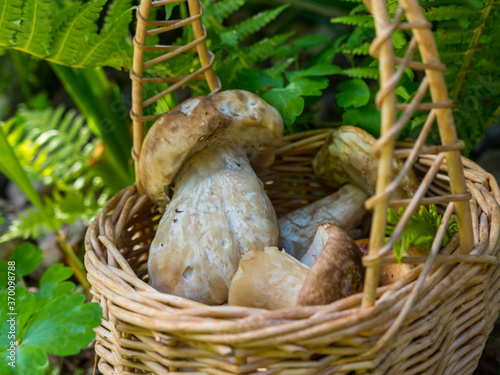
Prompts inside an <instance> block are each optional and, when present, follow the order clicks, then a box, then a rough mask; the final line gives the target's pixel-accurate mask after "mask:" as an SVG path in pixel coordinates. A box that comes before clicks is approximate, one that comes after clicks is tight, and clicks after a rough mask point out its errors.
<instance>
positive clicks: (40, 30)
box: [15, 0, 54, 57]
mask: <svg viewBox="0 0 500 375" xmlns="http://www.w3.org/2000/svg"><path fill="white" fill-rule="evenodd" d="M53 14H54V3H53V2H52V0H26V1H25V2H24V6H23V14H22V18H21V24H20V26H19V29H18V30H17V33H16V35H15V44H16V46H17V47H18V48H19V49H20V50H22V51H25V52H28V53H32V54H33V55H35V56H37V57H44V56H47V55H48V54H49V46H50V43H51V39H52V36H51V32H52V22H51V19H52V16H53Z"/></svg>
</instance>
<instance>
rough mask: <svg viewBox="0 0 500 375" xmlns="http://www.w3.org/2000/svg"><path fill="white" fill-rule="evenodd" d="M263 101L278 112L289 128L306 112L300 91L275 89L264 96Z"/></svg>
mask: <svg viewBox="0 0 500 375" xmlns="http://www.w3.org/2000/svg"><path fill="white" fill-rule="evenodd" d="M262 99H264V100H265V101H266V102H267V103H269V104H270V105H272V106H273V107H274V108H276V109H277V110H278V112H279V113H280V114H281V116H282V117H283V121H284V122H285V125H287V126H290V125H292V124H293V122H294V121H295V119H296V118H297V116H298V115H300V114H301V113H302V111H303V110H304V99H303V98H302V97H301V96H300V91H298V90H290V89H286V88H275V89H272V90H270V91H268V92H266V93H265V94H264V95H262Z"/></svg>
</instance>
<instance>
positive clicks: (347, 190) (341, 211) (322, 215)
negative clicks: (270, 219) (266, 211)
mask: <svg viewBox="0 0 500 375" xmlns="http://www.w3.org/2000/svg"><path fill="white" fill-rule="evenodd" d="M367 198H368V194H366V193H365V192H364V191H363V190H361V189H359V188H357V187H356V186H354V185H352V184H346V185H344V186H342V187H341V188H340V189H339V190H338V191H336V192H335V193H333V194H331V195H328V196H326V197H325V198H321V199H319V200H317V201H316V202H314V203H311V204H308V205H307V206H304V207H301V208H299V209H296V210H294V211H292V212H290V213H288V214H287V215H285V216H283V217H281V218H280V219H279V226H280V232H281V238H280V246H281V247H282V248H284V249H285V251H286V252H287V253H289V254H291V255H293V256H294V257H295V258H297V259H300V258H301V257H302V255H303V254H304V253H305V251H306V249H307V246H308V245H309V243H311V240H312V238H313V236H314V231H315V229H316V227H317V226H318V225H320V224H323V223H327V222H330V223H332V224H335V225H338V226H339V227H341V228H343V229H344V230H345V231H347V232H350V231H353V230H357V227H358V225H359V224H360V223H361V222H362V221H363V218H364V217H365V215H366V214H367V211H366V209H365V207H364V203H365V200H366V199H367Z"/></svg>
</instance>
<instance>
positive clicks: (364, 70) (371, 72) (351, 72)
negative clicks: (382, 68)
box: [341, 67, 379, 79]
mask: <svg viewBox="0 0 500 375" xmlns="http://www.w3.org/2000/svg"><path fill="white" fill-rule="evenodd" d="M341 74H343V75H346V76H348V77H351V78H364V79H367V78H369V79H378V77H379V71H378V68H370V67H355V68H350V69H344V70H342V72H341Z"/></svg>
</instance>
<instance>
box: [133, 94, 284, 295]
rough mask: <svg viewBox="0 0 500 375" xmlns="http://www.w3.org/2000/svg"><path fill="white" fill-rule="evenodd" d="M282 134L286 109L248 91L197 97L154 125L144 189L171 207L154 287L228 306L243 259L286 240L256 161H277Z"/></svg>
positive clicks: (159, 243)
mask: <svg viewBox="0 0 500 375" xmlns="http://www.w3.org/2000/svg"><path fill="white" fill-rule="evenodd" d="M282 132H283V121H282V119H281V117H280V115H279V113H278V112H277V111H276V110H275V109H274V108H272V107H271V106H269V105H268V104H267V103H265V102H264V101H263V100H262V99H260V98H259V97H257V96H256V95H254V94H251V93H249V92H245V91H240V90H235V91H225V92H221V93H218V94H215V95H212V96H208V97H198V98H194V99H189V100H187V101H185V102H184V103H182V104H181V105H179V106H177V107H176V108H174V109H172V110H171V111H170V112H168V113H166V114H165V115H163V116H162V117H161V118H160V119H159V120H158V121H157V122H156V123H155V125H153V127H152V129H151V130H150V131H149V132H148V134H147V136H146V138H145V141H144V145H143V148H142V151H141V155H140V175H141V181H142V182H143V185H144V190H145V192H146V194H147V195H148V196H149V197H150V198H151V199H152V200H153V201H154V202H156V203H157V204H158V205H160V207H161V208H164V209H165V213H164V214H163V217H162V218H161V221H160V224H159V226H158V230H157V233H156V236H155V238H154V240H153V242H152V244H151V248H150V253H149V260H148V271H149V277H150V284H151V285H152V286H153V287H155V288H156V289H158V290H160V291H162V292H166V293H170V294H174V295H177V296H182V297H186V298H189V299H192V300H195V301H199V302H202V303H206V304H222V303H225V302H226V301H227V297H228V289H229V283H230V281H231V279H232V277H233V275H234V273H235V272H236V270H237V268H238V263H239V261H240V257H241V256H242V255H243V254H244V253H246V252H247V251H248V250H250V249H253V248H257V249H262V248H264V247H265V246H276V245H277V244H278V237H279V229H278V225H277V218H276V213H275V211H274V208H273V206H272V204H271V202H270V200H269V198H268V197H267V195H266V193H265V191H264V188H263V184H262V182H261V181H260V180H259V179H258V178H257V176H256V175H255V173H254V171H253V169H252V167H251V165H250V163H252V165H253V166H255V167H256V168H266V167H267V166H269V165H270V164H271V163H272V162H273V160H274V148H275V147H276V146H277V145H279V144H280V142H281V138H282ZM170 188H171V190H172V191H173V197H172V200H171V201H170V203H169V204H168V205H167V203H168V201H169V197H168V196H167V194H166V193H165V192H166V191H168V190H169V189H170ZM165 206H166V207H165Z"/></svg>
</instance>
